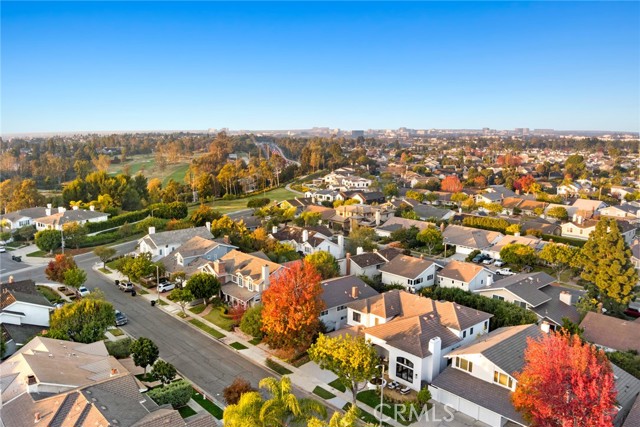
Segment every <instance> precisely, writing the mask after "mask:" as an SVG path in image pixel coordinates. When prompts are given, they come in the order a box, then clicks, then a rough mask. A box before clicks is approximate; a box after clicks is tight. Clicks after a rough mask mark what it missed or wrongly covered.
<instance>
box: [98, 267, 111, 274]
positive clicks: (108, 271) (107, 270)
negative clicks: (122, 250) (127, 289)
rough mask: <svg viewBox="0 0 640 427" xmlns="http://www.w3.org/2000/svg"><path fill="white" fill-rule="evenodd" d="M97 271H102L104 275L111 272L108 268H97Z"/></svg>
mask: <svg viewBox="0 0 640 427" xmlns="http://www.w3.org/2000/svg"><path fill="white" fill-rule="evenodd" d="M98 270H100V271H102V272H103V273H104V274H110V273H111V270H109V269H108V268H99V269H98Z"/></svg>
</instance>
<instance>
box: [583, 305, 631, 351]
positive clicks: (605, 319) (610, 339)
mask: <svg viewBox="0 0 640 427" xmlns="http://www.w3.org/2000/svg"><path fill="white" fill-rule="evenodd" d="M580 327H581V328H584V335H583V336H584V339H585V340H587V341H589V342H591V343H594V344H597V345H600V346H604V347H609V348H613V349H615V350H619V351H627V350H636V351H640V319H638V320H636V321H635V322H631V321H628V320H622V319H617V318H615V317H611V316H605V315H604V314H599V313H593V312H589V313H587V315H586V316H585V318H584V319H583V320H582V323H580Z"/></svg>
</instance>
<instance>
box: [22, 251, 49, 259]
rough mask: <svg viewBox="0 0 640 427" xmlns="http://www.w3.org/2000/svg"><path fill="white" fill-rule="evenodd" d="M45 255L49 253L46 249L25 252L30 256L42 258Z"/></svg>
mask: <svg viewBox="0 0 640 427" xmlns="http://www.w3.org/2000/svg"><path fill="white" fill-rule="evenodd" d="M47 255H49V252H46V251H34V252H30V253H28V254H27V256H28V257H30V258H44V257H45V256H47Z"/></svg>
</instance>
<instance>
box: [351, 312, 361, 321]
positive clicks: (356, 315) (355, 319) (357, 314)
mask: <svg viewBox="0 0 640 427" xmlns="http://www.w3.org/2000/svg"><path fill="white" fill-rule="evenodd" d="M351 318H352V319H353V321H354V322H358V323H360V313H358V312H357V311H354V312H353V316H352V317H351Z"/></svg>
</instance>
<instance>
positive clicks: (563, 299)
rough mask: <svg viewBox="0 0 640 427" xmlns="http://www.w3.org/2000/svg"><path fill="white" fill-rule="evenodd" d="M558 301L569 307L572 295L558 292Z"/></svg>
mask: <svg viewBox="0 0 640 427" xmlns="http://www.w3.org/2000/svg"><path fill="white" fill-rule="evenodd" d="M560 301H561V302H563V303H565V304H566V305H571V303H572V295H571V294H570V293H569V292H567V291H562V292H560Z"/></svg>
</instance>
